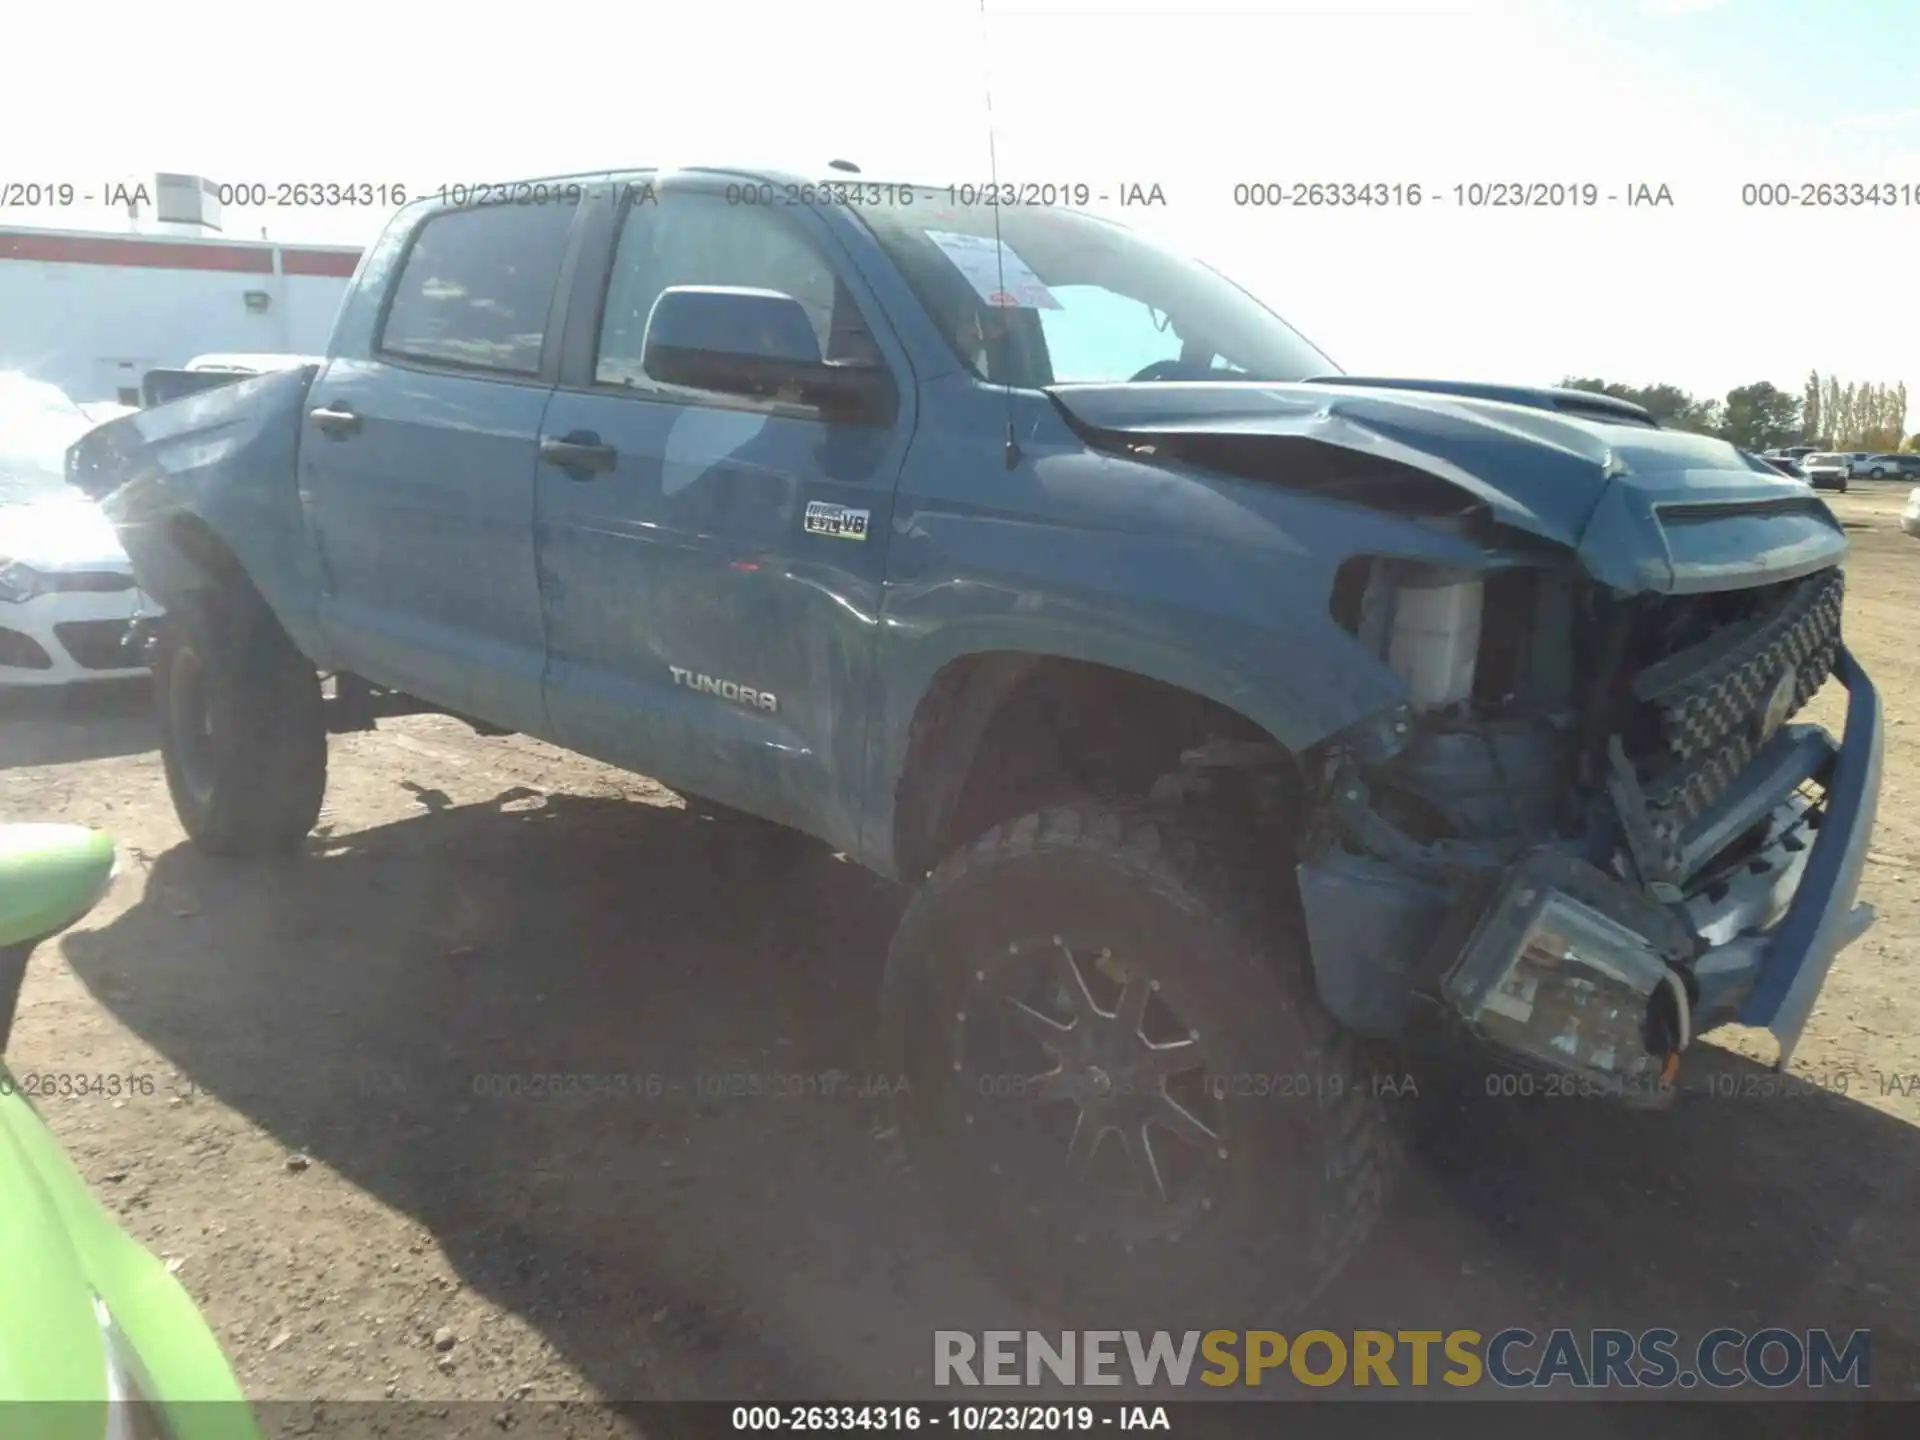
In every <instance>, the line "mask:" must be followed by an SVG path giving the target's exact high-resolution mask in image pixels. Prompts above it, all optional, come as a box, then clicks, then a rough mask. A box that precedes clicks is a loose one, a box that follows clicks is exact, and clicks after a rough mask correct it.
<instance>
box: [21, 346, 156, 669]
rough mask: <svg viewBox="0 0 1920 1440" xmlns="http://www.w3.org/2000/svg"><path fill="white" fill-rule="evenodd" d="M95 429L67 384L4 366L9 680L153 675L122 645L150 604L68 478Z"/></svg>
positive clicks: (107, 527) (108, 529)
mask: <svg viewBox="0 0 1920 1440" xmlns="http://www.w3.org/2000/svg"><path fill="white" fill-rule="evenodd" d="M93 428H94V421H93V420H91V419H89V418H88V416H87V414H86V412H85V411H84V410H83V409H82V408H81V407H80V406H78V405H75V404H74V403H73V402H72V401H71V400H69V399H68V398H67V397H66V396H65V395H64V394H62V393H61V392H60V390H59V389H58V388H57V387H56V386H53V385H48V384H46V383H45V382H43V381H39V380H34V379H32V378H30V377H28V376H25V375H21V374H19V373H17V372H6V373H0V687H9V686H29V685H31V686H51V685H68V684H72V683H73V682H75V681H83V680H115V679H125V678H131V677H134V676H138V675H142V674H144V673H145V669H144V667H143V666H142V665H141V664H139V663H138V660H137V658H136V657H135V656H134V655H132V653H131V652H129V651H128V650H127V649H125V648H124V646H123V644H122V642H123V641H124V640H125V638H126V635H127V628H128V625H129V624H130V622H131V621H132V619H133V617H134V614H135V612H136V610H137V608H138V606H139V603H140V592H139V590H138V589H137V588H136V587H135V584H134V578H133V567H132V566H131V565H129V564H128V562H127V555H126V552H125V551H124V550H122V549H121V548H120V541H119V539H118V538H117V537H116V536H115V535H114V532H113V526H112V525H111V524H109V523H108V521H107V519H106V517H105V516H104V515H102V514H101V513H100V509H99V507H98V506H97V505H95V504H94V503H93V502H92V501H91V500H88V499H87V498H86V497H85V496H84V495H81V494H80V493H78V492H77V491H75V490H74V489H73V488H72V487H71V486H69V485H68V484H67V483H66V451H67V447H68V446H69V445H71V444H73V442H74V441H76V440H78V439H79V438H80V437H81V436H83V435H85V434H86V433H87V432H88V431H89V430H91V429H93Z"/></svg>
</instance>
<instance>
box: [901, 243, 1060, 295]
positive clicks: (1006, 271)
mask: <svg viewBox="0 0 1920 1440" xmlns="http://www.w3.org/2000/svg"><path fill="white" fill-rule="evenodd" d="M926 236H927V238H928V239H929V240H931V241H932V242H933V243H934V244H936V245H938V246H939V247H940V253H941V254H942V255H945V256H946V257H947V259H949V260H951V261H952V262H953V268H954V269H956V270H958V271H959V272H960V273H961V274H962V275H964V276H966V278H967V283H968V284H969V285H971V286H973V288H974V292H975V293H976V294H978V295H979V297H980V298H981V299H982V300H984V301H986V302H987V304H989V305H993V306H997V307H999V308H1002V309H1015V310H1060V309H1063V308H1065V307H1063V306H1062V305H1061V304H1060V302H1059V301H1058V300H1056V299H1054V298H1053V292H1052V291H1051V290H1049V289H1047V287H1046V286H1045V285H1043V284H1042V283H1041V281H1040V277H1039V276H1038V275H1036V274H1034V273H1033V267H1032V266H1031V265H1029V264H1027V262H1026V261H1024V260H1022V259H1021V258H1020V257H1019V256H1018V255H1016V254H1015V253H1014V250H1013V247H1012V246H1011V245H1008V244H1007V243H1005V242H1004V241H995V240H994V239H993V237H992V236H989V235H962V234H960V233H959V232H957V231H953V230H929V231H927V232H926Z"/></svg>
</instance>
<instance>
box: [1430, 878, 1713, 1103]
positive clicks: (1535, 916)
mask: <svg viewBox="0 0 1920 1440" xmlns="http://www.w3.org/2000/svg"><path fill="white" fill-rule="evenodd" d="M1633 898H1634V897H1622V899H1620V900H1619V901H1617V902H1616V903H1615V904H1614V905H1611V906H1610V907H1609V908H1625V907H1628V906H1631V905H1632V904H1633ZM1656 933H1659V932H1658V930H1657V929H1656ZM1442 989H1443V991H1444V993H1445V995H1446V998H1447V999H1448V1001H1449V1002H1451V1003H1452V1005H1453V1006H1454V1008H1455V1009H1456V1010H1458V1011H1459V1013H1460V1014H1461V1015H1462V1016H1463V1017H1464V1018H1465V1019H1466V1020H1467V1022H1468V1023H1469V1024H1470V1025H1472V1026H1473V1027H1474V1029H1475V1030H1476V1031H1478V1032H1479V1033H1480V1034H1481V1035H1483V1036H1484V1037H1485V1038H1486V1039H1488V1040H1490V1041H1492V1042H1494V1043H1495V1044H1498V1045H1502V1046H1506V1047H1508V1048H1510V1049H1512V1050H1515V1051H1517V1052H1519V1053H1521V1054H1523V1055H1526V1056H1529V1057H1531V1058H1533V1059H1535V1060H1537V1061H1542V1062H1544V1063H1546V1064H1547V1065H1549V1066H1551V1067H1553V1068H1554V1069H1556V1070H1562V1071H1568V1072H1572V1073H1575V1074H1580V1075H1586V1076H1591V1077H1593V1078H1595V1079H1597V1080H1601V1081H1620V1080H1638V1079H1641V1078H1643V1077H1653V1076H1656V1075H1658V1074H1659V1073H1660V1071H1661V1069H1662V1068H1663V1066H1664V1064H1665V1062H1666V1060H1667V1059H1668V1057H1669V1055H1670V1054H1672V1053H1675V1052H1677V1051H1678V1050H1680V1049H1682V1048H1684V1046H1685V1045H1686V1042H1687V1038H1688V1036H1687V1028H1688V1023H1687V1009H1688V1006H1687V992H1686V987H1685V986H1684V985H1683V984H1682V983H1681V980H1680V977H1679V975H1678V974H1677V973H1676V972H1675V971H1674V970H1673V969H1671V968H1670V967H1669V965H1668V963H1667V959H1666V956H1665V955H1663V954H1662V952H1661V949H1660V948H1659V946H1658V944H1657V943H1656V942H1655V941H1654V940H1653V939H1651V938H1649V936H1647V935H1646V934H1643V933H1641V931H1639V930H1638V929H1636V928H1634V927H1633V926H1632V925H1630V924H1628V923H1626V921H1625V919H1624V918H1622V917H1617V916H1615V915H1609V914H1607V913H1605V912H1603V911H1602V910H1601V909H1599V908H1597V907H1596V906H1595V905H1593V904H1588V903H1585V901H1583V900H1581V899H1576V898H1575V897H1574V896H1572V895H1569V894H1567V893H1566V892H1565V891H1563V890H1560V889H1555V888H1550V887H1547V886H1543V885H1538V884H1535V883H1529V882H1528V881H1527V880H1526V879H1525V878H1524V877H1523V878H1522V879H1521V880H1519V881H1518V882H1517V883H1515V884H1514V885H1512V886H1510V887H1509V888H1508V890H1507V891H1506V893H1505V894H1504V895H1503V896H1502V897H1501V899H1500V900H1499V901H1497V902H1496V903H1495V904H1494V905H1493V906H1492V907H1491V908H1490V910H1489V913H1488V916H1487V918H1486V919H1485V920H1483V922H1482V923H1481V925H1480V927H1479V930H1478V932H1477V933H1476V935H1475V937H1474V939H1473V941H1472V942H1470V943H1469V945H1468V946H1467V948H1466V950H1465V951H1464V952H1463V954H1462V956H1461V959H1460V962H1459V964H1458V965H1457V966H1455V968H1454V970H1453V972H1452V974H1450V975H1449V976H1448V977H1447V979H1446V981H1445V982H1444V983H1443V986H1442ZM1656 996H1658V998H1657V999H1656Z"/></svg>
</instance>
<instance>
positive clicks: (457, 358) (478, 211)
mask: <svg viewBox="0 0 1920 1440" xmlns="http://www.w3.org/2000/svg"><path fill="white" fill-rule="evenodd" d="M543 199H544V203H539V204H496V205H480V206H468V207H464V208H446V209H442V210H439V211H437V212H434V213H430V214H429V215H428V216H427V217H426V219H425V220H424V221H423V222H421V223H420V224H419V225H418V227H417V228H416V229H414V230H413V231H412V233H411V234H410V235H409V236H408V237H407V240H406V248H405V251H404V253H403V254H402V255H401V256H400V257H399V259H398V261H397V263H396V265H395V266H394V267H393V269H394V273H393V279H392V283H391V286H390V287H389V288H388V289H387V291H386V294H385V300H384V306H383V309H382V310H381V313H380V314H379V316H378V317H377V319H376V320H375V321H374V323H373V324H372V325H371V327H370V333H369V337H368V339H367V341H366V342H365V343H363V344H360V345H358V346H357V347H355V348H356V349H357V352H358V353H344V354H336V355H335V356H334V358H332V359H331V360H329V361H328V363H327V365H326V367H325V368H324V369H323V370H322V371H321V372H320V374H319V375H318V377H316V379H315V380H314V384H313V389H312V391H311V393H310V396H309V399H308V409H307V429H306V433H305V434H304V435H303V436H302V439H301V444H300V491H301V500H302V504H303V505H304V506H305V509H306V514H307V519H308V523H309V525H310V526H311V528H312V532H313V534H314V536H315V540H316V543H317V546H318V548H319V551H320V556H321V564H322V568H323V571H324V577H325V578H324V585H325V591H324V594H323V597H322V602H321V606H322V609H321V616H322V622H323V624H324V625H325V626H326V628H327V631H328V634H329V636H330V638H331V639H332V640H333V641H334V643H335V647H336V651H337V653H338V654H339V655H341V656H342V657H343V659H344V660H345V662H346V665H347V667H348V668H351V669H353V670H356V671H358V672H360V673H362V674H364V675H365V676H367V677H368V678H369V679H371V680H374V681H376V682H377V683H380V684H384V685H389V686H392V687H394V688H396V689H400V690H404V691H406V692H408V693H410V694H414V695H418V696H420V697H422V698H424V699H427V700H431V701H433V702H435V703H437V704H441V705H445V706H448V707H450V708H452V709H455V710H459V711H461V712H463V713H465V714H469V715H472V716H475V717H476V718H479V719H484V720H489V721H492V722H494V723H495V724H499V725H504V726H506V727H508V728H510V729H514V730H526V731H531V732H533V733H536V734H537V733H540V732H541V731H542V730H543V729H544V728H545V710H544V704H543V700H542V692H541V675H542V670H543V668H544V666H545V662H546V641H545V634H544V631H543V628H542V620H541V614H540V593H539V588H538V586H537V584H536V582H535V575H534V556H533V486H534V472H535V470H536V468H537V467H538V464H539V460H538V450H537V444H538V438H539V434H540V418H541V415H542V413H543V412H544V411H545V409H546V406H547V400H548V397H549V396H550V395H551V394H552V391H553V375H554V371H555V366H556V365H557V359H558V331H559V326H558V323H557V315H558V312H559V309H560V306H559V304H558V303H557V297H558V295H559V292H560V289H561V285H560V273H561V270H562V267H563V262H564V259H565V257H566V254H567V250H568V245H569V240H570V237H571V234H572V229H573V222H574V218H575V214H576V212H577V211H578V209H579V205H578V194H577V192H576V193H575V194H572V195H564V196H563V194H560V193H556V194H555V195H554V196H550V197H543ZM362 283H367V280H366V277H363V281H362ZM550 316H552V317H554V318H555V323H551V324H550V323H549V319H550Z"/></svg>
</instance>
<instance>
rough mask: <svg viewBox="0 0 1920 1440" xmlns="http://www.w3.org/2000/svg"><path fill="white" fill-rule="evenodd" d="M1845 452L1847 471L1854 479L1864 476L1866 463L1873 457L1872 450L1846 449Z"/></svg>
mask: <svg viewBox="0 0 1920 1440" xmlns="http://www.w3.org/2000/svg"><path fill="white" fill-rule="evenodd" d="M1845 454H1846V458H1847V473H1848V474H1849V475H1850V476H1851V477H1852V478H1854V479H1860V478H1862V477H1864V476H1865V475H1866V473H1867V463H1868V462H1869V461H1870V460H1872V459H1873V452H1872V451H1871V450H1848V451H1846V452H1845Z"/></svg>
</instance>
